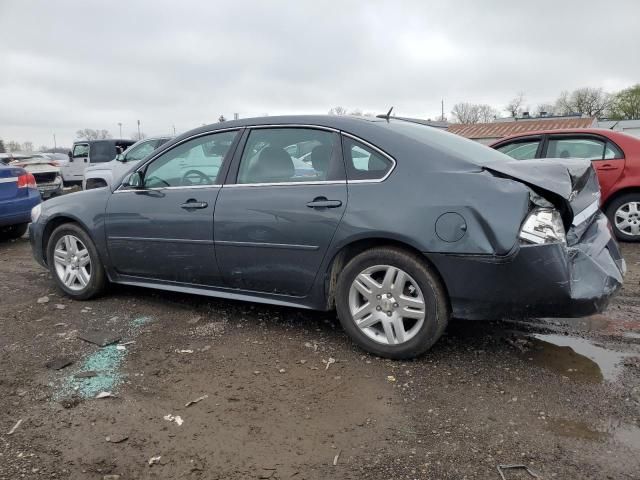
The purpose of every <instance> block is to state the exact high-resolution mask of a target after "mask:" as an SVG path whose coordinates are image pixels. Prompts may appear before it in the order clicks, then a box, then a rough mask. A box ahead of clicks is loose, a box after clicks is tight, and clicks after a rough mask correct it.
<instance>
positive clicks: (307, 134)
mask: <svg viewBox="0 0 640 480" xmlns="http://www.w3.org/2000/svg"><path fill="white" fill-rule="evenodd" d="M337 145H338V135H337V134H336V133H333V132H328V131H325V130H316V129H313V128H259V129H255V130H253V131H252V132H251V133H250V134H249V138H248V139H247V144H246V146H245V148H244V151H243V153H242V158H241V160H240V169H239V171H238V181H237V183H241V184H255V183H289V182H314V181H315V182H317V181H326V180H339V179H340V178H344V169H343V167H342V166H341V162H339V161H338V160H339V157H336V155H335V153H336V149H337V148H338V147H337ZM337 158H338V159H337Z"/></svg>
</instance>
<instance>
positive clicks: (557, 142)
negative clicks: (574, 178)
mask: <svg viewBox="0 0 640 480" xmlns="http://www.w3.org/2000/svg"><path fill="white" fill-rule="evenodd" d="M604 150H605V142H603V141H601V140H597V139H594V138H550V139H549V146H548V147H547V155H546V156H547V158H584V159H588V160H601V159H602V158H604Z"/></svg>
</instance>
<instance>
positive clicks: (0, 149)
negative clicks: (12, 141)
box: [0, 138, 7, 153]
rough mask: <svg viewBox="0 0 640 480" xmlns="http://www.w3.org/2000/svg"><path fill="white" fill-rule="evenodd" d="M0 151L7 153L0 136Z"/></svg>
mask: <svg viewBox="0 0 640 480" xmlns="http://www.w3.org/2000/svg"><path fill="white" fill-rule="evenodd" d="M0 153H7V149H6V148H5V147H4V142H3V141H2V139H1V138H0Z"/></svg>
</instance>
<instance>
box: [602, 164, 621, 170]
mask: <svg viewBox="0 0 640 480" xmlns="http://www.w3.org/2000/svg"><path fill="white" fill-rule="evenodd" d="M617 169H618V167H616V166H615V165H611V164H610V163H605V164H604V165H601V166H599V167H598V170H617Z"/></svg>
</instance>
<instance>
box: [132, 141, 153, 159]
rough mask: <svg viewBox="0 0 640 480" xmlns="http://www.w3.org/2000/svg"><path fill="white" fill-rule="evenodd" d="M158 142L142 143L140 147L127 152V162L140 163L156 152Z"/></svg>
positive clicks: (137, 146)
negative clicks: (139, 161)
mask: <svg viewBox="0 0 640 480" xmlns="http://www.w3.org/2000/svg"><path fill="white" fill-rule="evenodd" d="M155 145H156V141H155V140H149V141H148V142H144V143H141V144H140V145H136V146H135V147H133V148H132V149H131V150H129V151H128V152H127V155H126V159H127V161H138V160H142V159H143V158H145V157H146V156H147V155H149V154H150V153H151V152H153V151H154V150H155Z"/></svg>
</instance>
